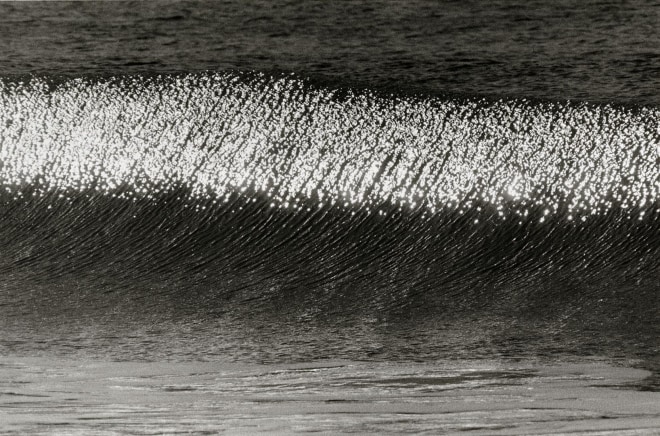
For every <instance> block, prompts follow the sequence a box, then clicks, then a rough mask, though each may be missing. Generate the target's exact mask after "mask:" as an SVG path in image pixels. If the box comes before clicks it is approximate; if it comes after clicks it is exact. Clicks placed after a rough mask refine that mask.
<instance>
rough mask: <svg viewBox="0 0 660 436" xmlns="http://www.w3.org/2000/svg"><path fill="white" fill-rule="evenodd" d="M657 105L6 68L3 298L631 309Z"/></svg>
mask: <svg viewBox="0 0 660 436" xmlns="http://www.w3.org/2000/svg"><path fill="white" fill-rule="evenodd" d="M658 120H660V113H659V112H658V109H657V108H653V107H636V108H628V107H622V106H610V105H600V106H599V105H592V104H586V103H571V102H563V103H551V102H538V101H528V100H525V99H520V100H486V99H479V98H466V99H462V100H458V99H440V98H437V97H433V98H431V97H424V96H402V95H390V94H384V93H382V92H377V91H369V90H364V89H361V90H354V89H348V88H344V89H342V88H339V87H338V88H332V89H330V88H326V87H322V86H318V85H313V84H311V83H309V82H308V81H306V80H303V79H300V78H296V77H290V76H286V77H269V76H266V75H263V74H259V73H214V74H196V75H182V76H151V77H139V76H134V77H119V78H106V79H89V78H86V79H82V78H81V79H73V80H64V81H59V82H58V81H56V80H53V79H47V78H33V79H31V80H28V81H24V82H18V81H9V80H5V81H4V82H2V85H1V86H0V125H2V126H4V127H3V129H2V134H1V135H0V141H1V142H0V162H1V164H2V166H1V168H0V181H1V182H2V188H3V190H2V194H1V196H0V200H1V201H2V204H3V210H2V216H1V217H0V223H1V224H2V226H1V230H0V246H1V247H2V249H3V256H2V259H1V260H0V271H1V272H2V276H1V277H2V286H3V288H4V289H5V291H6V292H5V296H4V297H3V301H2V304H3V305H5V306H12V307H16V308H18V309H16V310H14V311H13V312H12V313H13V315H15V316H24V315H25V310H24V309H25V308H27V307H30V308H31V310H34V311H35V313H38V314H40V316H42V315H44V314H48V313H50V314H53V313H62V311H63V310H64V311H66V310H71V308H80V307H81V306H84V307H85V308H86V309H85V311H86V313H96V314H98V313H99V312H103V311H107V310H109V308H112V310H113V311H119V312H120V313H124V314H126V313H129V312H130V313H136V314H135V316H140V315H141V314H144V313H145V311H148V310H149V307H152V308H155V310H154V312H158V313H168V311H175V312H177V313H196V314H198V315H199V314H203V315H204V316H220V315H219V314H221V313H225V312H226V311H228V310H244V311H247V312H249V313H253V312H255V311H259V310H262V311H265V312H268V313H280V314H295V316H308V317H324V316H329V315H330V314H343V315H345V314H347V313H362V314H364V313H369V314H375V315H374V316H377V317H386V318H387V317H388V316H400V317H403V318H406V317H409V316H410V314H411V313H412V312H411V311H415V313H421V314H427V315H429V316H440V314H443V316H449V314H456V313H465V311H470V312H474V311H475V310H485V309H484V308H486V309H487V310H495V311H502V312H507V313H518V314H523V315H524V316H537V317H543V316H545V315H546V314H555V315H557V314H558V313H561V314H565V313H566V311H570V310H573V311H574V312H575V311H578V312H580V313H581V314H582V316H584V317H585V319H588V318H589V317H590V316H591V317H592V318H593V319H596V320H598V321H597V322H601V323H602V322H603V320H608V321H607V322H610V320H623V319H628V320H629V319H630V316H629V315H631V314H634V316H636V317H637V318H638V319H641V320H647V321H648V320H649V319H652V315H650V314H652V313H657V309H658V300H657V292H658V280H657V278H658V274H659V272H660V266H659V264H658V262H657V259H658V258H659V256H660V241H659V240H658V235H659V234H660V232H658V230H659V227H660V220H659V219H658V210H659V208H658V194H659V192H660V182H659V173H658V164H659V162H660V157H659V152H660V148H659V144H660V130H658ZM156 296H157V298H156ZM85 301H87V302H88V303H89V304H85ZM141 301H144V302H146V303H145V304H139V302H141ZM53 307H57V308H58V309H57V310H55V309H53ZM20 308H23V309H20ZM63 308H67V309H66V310H65V309H63ZM552 308H554V309H552ZM136 310H137V312H135V311H136ZM645 314H646V315H645ZM126 316H128V315H126ZM612 322H614V321H612ZM617 325H619V324H617ZM647 327H648V326H647Z"/></svg>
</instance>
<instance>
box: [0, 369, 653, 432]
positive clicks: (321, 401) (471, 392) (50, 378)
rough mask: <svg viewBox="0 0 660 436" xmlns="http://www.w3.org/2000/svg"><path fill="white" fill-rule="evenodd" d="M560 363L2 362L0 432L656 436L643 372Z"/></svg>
mask: <svg viewBox="0 0 660 436" xmlns="http://www.w3.org/2000/svg"><path fill="white" fill-rule="evenodd" d="M622 363H625V362H607V361H600V360H598V359H592V360H589V361H582V362H579V363H575V362H573V363H570V362H554V363H552V362H545V363H543V362H535V361H519V362H516V361H502V360H501V361H494V360H478V361H475V360H467V361H438V362H428V363H410V362H383V363H377V362H361V361H317V362H308V363H300V364H287V365H275V364H273V365H249V364H235V363H218V362H179V363H176V362H170V363H167V362H152V363H150V362H110V361H103V360H71V359H52V358H29V357H26V358H23V357H3V358H2V359H0V380H2V381H1V385H0V392H1V395H0V422H3V426H2V431H1V433H2V434H33V435H34V434H81V435H82V434H85V435H105V434H117V433H121V434H139V435H146V434H173V433H195V434H204V433H208V434H215V433H218V432H223V433H227V434H255V433H271V434H272V433H275V434H291V433H308V432H322V433H327V434H334V433H339V432H342V433H343V432H348V433H357V434H365V433H372V434H383V433H392V434H401V433H416V434H420V433H421V434H441V433H455V432H456V433H457V432H461V433H463V432H469V434H478V435H479V434H490V435H498V434H501V435H504V434H506V435H510V434H558V433H559V434H562V433H566V432H571V433H573V432H575V433H578V432H579V433H580V434H657V431H658V428H660V402H658V401H657V399H658V394H657V393H654V392H643V391H636V390H634V389H630V387H631V386H633V385H634V384H635V383H637V382H639V381H640V380H641V379H642V378H644V377H645V376H647V375H648V373H647V372H646V371H643V370H638V369H632V368H627V367H624V366H619V365H620V364H622Z"/></svg>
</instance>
